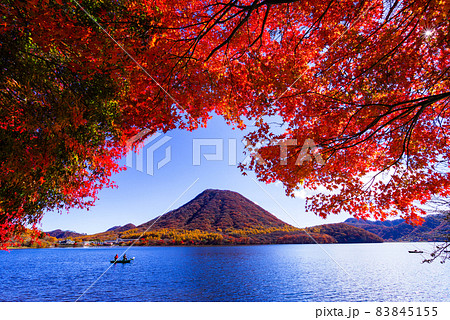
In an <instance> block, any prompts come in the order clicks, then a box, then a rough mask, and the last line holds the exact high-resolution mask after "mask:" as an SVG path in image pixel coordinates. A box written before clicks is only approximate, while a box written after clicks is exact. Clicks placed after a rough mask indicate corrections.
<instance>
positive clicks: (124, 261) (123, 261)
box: [109, 257, 134, 263]
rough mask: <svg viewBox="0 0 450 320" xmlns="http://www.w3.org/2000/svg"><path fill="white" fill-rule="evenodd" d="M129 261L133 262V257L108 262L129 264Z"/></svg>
mask: <svg viewBox="0 0 450 320" xmlns="http://www.w3.org/2000/svg"><path fill="white" fill-rule="evenodd" d="M131 260H134V257H133V258H131V259H121V260H110V261H109V262H111V263H130V262H131Z"/></svg>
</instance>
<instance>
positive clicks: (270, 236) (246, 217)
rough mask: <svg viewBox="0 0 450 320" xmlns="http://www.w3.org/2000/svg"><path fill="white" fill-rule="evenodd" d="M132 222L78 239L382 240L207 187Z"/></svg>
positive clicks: (160, 241) (205, 242)
mask: <svg viewBox="0 0 450 320" xmlns="http://www.w3.org/2000/svg"><path fill="white" fill-rule="evenodd" d="M133 227H134V225H132V224H127V225H125V226H123V227H120V226H118V227H113V228H110V229H109V230H107V231H105V232H102V233H97V234H94V235H89V236H83V237H80V238H79V239H80V240H116V239H118V238H121V239H123V240H126V239H130V240H131V239H139V242H138V243H136V244H137V245H217V244H222V245H223V244H275V243H337V242H339V243H353V242H382V239H381V238H379V237H378V236H376V235H374V234H372V233H370V232H368V231H366V230H364V229H361V228H358V227H354V226H350V225H347V224H333V225H323V226H316V227H312V228H306V229H300V228H296V227H293V226H291V225H289V224H287V223H286V222H284V221H282V220H280V219H278V218H277V217H275V216H274V215H272V214H271V213H270V212H268V211H267V210H264V209H263V208H261V207H260V206H258V205H257V204H255V203H254V202H252V201H250V200H249V199H247V198H245V197H244V196H242V195H241V194H239V193H237V192H233V191H228V190H213V189H208V190H205V191H203V192H202V193H200V194H199V195H197V196H196V197H195V198H194V199H192V200H191V201H189V202H188V203H186V204H185V205H183V206H181V207H180V208H178V209H175V210H172V211H170V212H168V213H166V214H164V215H163V216H160V217H157V218H154V219H152V220H150V221H148V222H145V223H143V224H141V225H139V226H137V227H135V228H133ZM124 245H125V243H124Z"/></svg>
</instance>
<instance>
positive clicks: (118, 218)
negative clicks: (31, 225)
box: [40, 117, 350, 234]
mask: <svg viewBox="0 0 450 320" xmlns="http://www.w3.org/2000/svg"><path fill="white" fill-rule="evenodd" d="M250 129H251V128H250ZM246 132H248V131H241V130H239V129H236V130H232V128H231V127H230V126H228V125H227V124H226V123H225V121H224V120H223V119H222V118H220V117H214V118H213V119H212V120H210V122H209V123H208V127H207V128H201V129H198V130H195V131H194V132H187V131H182V130H174V131H170V132H168V133H167V134H165V135H162V134H161V135H160V136H158V137H156V138H154V140H152V141H149V142H148V143H147V144H146V145H145V147H144V148H143V149H142V150H141V151H140V153H139V154H140V156H141V157H142V159H143V161H142V166H141V167H142V171H143V172H141V171H139V170H137V168H139V160H137V156H136V154H133V155H132V160H133V161H132V164H131V167H127V170H125V171H122V172H120V173H119V174H116V175H114V176H113V177H112V179H113V180H114V181H115V182H116V184H117V185H118V188H117V189H104V190H102V191H100V193H99V198H100V199H99V200H98V201H97V202H96V205H95V206H94V207H91V208H90V209H89V210H70V212H69V213H63V214H59V213H55V212H48V213H47V214H46V215H45V216H44V218H43V219H42V223H41V226H40V227H41V229H42V230H44V231H51V230H55V229H62V230H72V231H76V232H80V233H88V234H92V233H97V232H102V231H105V230H107V229H109V228H110V227H113V226H118V225H125V224H127V223H133V224H135V225H139V224H141V223H144V222H147V221H149V220H151V219H153V218H155V217H157V216H159V215H161V214H163V213H165V212H167V211H170V210H173V209H176V208H178V207H180V206H182V205H183V204H185V203H187V202H189V201H190V200H191V199H193V198H194V197H195V196H196V195H198V194H199V193H201V192H202V191H204V190H205V189H222V190H232V191H236V192H239V193H240V194H242V195H243V196H245V197H247V198H248V199H250V200H251V201H253V202H255V203H257V204H258V205H260V206H261V207H262V208H264V209H266V210H267V211H269V212H271V213H272V214H274V215H275V216H277V217H278V218H280V219H281V220H283V221H285V222H287V223H289V224H292V225H294V226H299V227H305V226H313V225H318V224H323V223H333V222H342V221H344V220H345V219H347V218H348V217H350V216H349V215H346V214H342V215H339V216H330V217H329V218H328V219H326V220H325V221H324V220H323V219H321V218H319V217H317V216H315V215H314V214H313V213H305V200H304V195H305V192H304V191H303V192H298V193H297V198H290V197H287V196H286V195H285V193H284V188H283V187H282V185H281V183H275V184H270V185H266V184H265V183H262V182H256V179H255V175H254V174H253V173H252V172H249V174H248V175H247V176H243V175H242V174H241V172H240V170H239V169H238V168H237V164H239V162H242V161H243V160H244V159H245V154H244V152H243V150H244V148H243V144H242V143H241V140H242V138H243V137H244V135H245V133H246ZM198 139H205V140H198ZM220 141H223V142H222V144H223V148H222V147H220ZM234 142H235V145H236V147H234ZM208 143H210V144H215V145H217V144H219V145H218V146H217V147H216V146H214V145H209V146H208V145H205V144H208ZM195 145H197V148H195ZM201 145H203V146H201ZM199 146H200V147H199ZM152 148H153V149H154V152H153V175H151V174H149V173H151V168H150V167H151V166H147V160H151V156H150V157H148V155H149V154H150V155H151V154H152V152H151V151H150V150H152ZM195 150H197V151H195ZM198 150H200V152H198ZM221 150H223V154H222V156H220V151H221ZM234 153H235V156H234ZM208 154H210V156H208ZM214 154H218V155H216V156H215V157H214ZM199 155H200V157H199ZM207 158H209V160H208V159H207ZM214 158H216V159H215V160H214ZM164 159H167V160H166V162H167V163H165V164H164V162H165V161H164ZM169 159H170V161H169ZM199 160H200V165H196V164H195V162H198V161H199ZM137 162H138V163H137ZM150 162H151V161H150ZM233 162H236V163H237V164H233ZM158 163H159V167H160V168H159V169H158ZM125 164H126V159H125V158H124V159H122V160H121V165H125ZM189 187H190V188H189Z"/></svg>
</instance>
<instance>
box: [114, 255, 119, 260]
mask: <svg viewBox="0 0 450 320" xmlns="http://www.w3.org/2000/svg"><path fill="white" fill-rule="evenodd" d="M117 259H119V255H118V254H117V253H116V256H115V257H114V261H116V260H117Z"/></svg>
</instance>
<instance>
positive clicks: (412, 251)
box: [408, 250, 423, 253]
mask: <svg viewBox="0 0 450 320" xmlns="http://www.w3.org/2000/svg"><path fill="white" fill-rule="evenodd" d="M408 252H409V253H423V251H422V250H408Z"/></svg>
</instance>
